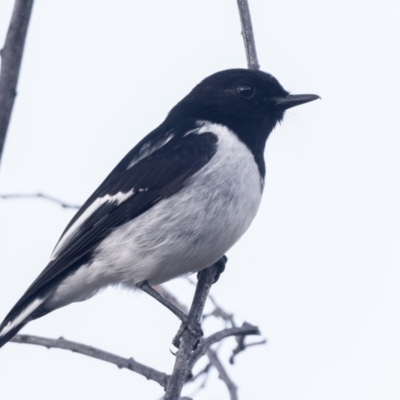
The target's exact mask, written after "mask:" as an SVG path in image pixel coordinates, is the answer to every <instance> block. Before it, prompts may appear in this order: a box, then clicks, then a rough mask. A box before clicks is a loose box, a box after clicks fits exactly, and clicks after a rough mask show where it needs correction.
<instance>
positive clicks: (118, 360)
mask: <svg viewBox="0 0 400 400" xmlns="http://www.w3.org/2000/svg"><path fill="white" fill-rule="evenodd" d="M10 342H14V343H25V344H35V345H38V346H44V347H47V348H48V349H51V348H56V349H63V350H70V351H72V352H74V353H79V354H83V355H85V356H88V357H92V358H96V359H98V360H102V361H106V362H108V363H111V364H115V365H116V366H117V367H118V368H126V369H129V370H130V371H133V372H136V373H137V374H139V375H142V376H144V377H145V378H146V379H150V380H153V381H155V382H157V383H158V384H160V385H161V386H162V387H163V388H166V387H167V385H168V381H169V376H168V375H167V374H164V373H163V372H160V371H157V370H155V369H153V368H150V367H148V366H147V365H144V364H141V363H138V362H137V361H135V360H134V359H133V358H123V357H120V356H117V355H115V354H112V353H108V352H106V351H103V350H100V349H97V348H95V347H92V346H87V345H85V344H81V343H77V342H72V341H70V340H66V339H64V338H62V337H60V338H59V339H48V338H43V337H39V336H32V335H16V336H14V337H13V338H12V339H11V340H10Z"/></svg>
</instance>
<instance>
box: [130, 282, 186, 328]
mask: <svg viewBox="0 0 400 400" xmlns="http://www.w3.org/2000/svg"><path fill="white" fill-rule="evenodd" d="M136 286H137V287H138V288H139V289H142V290H143V291H144V292H146V293H147V294H149V295H150V296H151V297H153V298H154V299H156V300H157V301H158V302H160V303H161V304H162V305H163V306H165V307H167V308H168V310H170V311H172V312H173V313H174V314H175V315H176V316H177V317H178V318H179V319H180V320H181V321H182V322H186V323H187V321H188V316H187V315H186V314H185V313H184V312H183V311H181V310H180V309H179V308H178V307H175V306H174V305H173V304H172V303H170V302H169V301H168V300H167V299H166V298H165V297H163V296H161V294H160V293H158V292H157V291H156V290H154V289H153V288H152V287H151V286H150V285H149V284H148V282H147V281H143V282H139V283H137V284H136Z"/></svg>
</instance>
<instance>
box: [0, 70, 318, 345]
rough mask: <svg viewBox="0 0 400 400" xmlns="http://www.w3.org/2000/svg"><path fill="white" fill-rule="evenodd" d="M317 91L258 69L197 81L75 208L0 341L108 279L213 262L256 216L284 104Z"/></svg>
mask: <svg viewBox="0 0 400 400" xmlns="http://www.w3.org/2000/svg"><path fill="white" fill-rule="evenodd" d="M318 98H319V96H317V95H314V94H302V95H293V94H290V93H289V92H288V91H286V90H285V89H284V88H283V86H282V85H281V84H280V83H279V82H278V80H277V79H276V78H274V77H273V76H272V75H271V74H269V73H266V72H263V71H261V70H251V69H240V68H238V69H228V70H224V71H220V72H217V73H214V74H212V75H210V76H208V77H206V78H205V79H204V80H202V81H201V82H200V83H199V84H198V85H196V86H195V87H194V88H193V89H192V91H191V92H190V93H189V94H188V95H187V96H186V97H184V98H183V99H182V100H181V101H180V102H179V103H177V104H176V105H175V106H174V107H173V108H172V109H171V111H170V112H169V113H168V114H167V117H166V118H165V120H164V121H163V122H162V123H161V124H160V125H159V126H158V127H157V128H156V129H154V130H153V131H152V132H150V133H149V134H148V135H147V136H145V137H144V138H143V139H142V140H141V141H140V142H139V143H138V144H137V145H136V146H135V147H134V148H133V149H132V150H130V151H129V152H128V154H127V155H126V156H125V157H124V158H123V159H122V160H121V161H120V162H119V164H117V166H116V167H115V168H114V170H112V172H111V173H110V174H109V175H108V176H107V177H106V179H105V180H104V181H103V182H102V183H101V185H100V186H99V187H98V188H97V189H96V190H95V191H94V193H93V194H92V195H91V196H90V197H89V198H88V200H87V201H86V202H85V203H84V204H83V206H82V207H81V208H80V209H79V210H78V211H77V213H76V214H75V216H74V217H73V218H72V220H71V221H70V222H69V224H68V225H67V227H66V228H65V230H64V232H63V233H62V235H61V237H60V239H59V241H58V242H57V244H56V246H55V248H54V250H53V252H52V255H51V257H50V260H49V263H48V264H47V266H46V267H45V269H44V270H43V271H42V272H41V273H40V275H39V276H38V277H37V278H36V280H35V281H34V282H33V283H32V284H31V286H29V288H28V289H27V291H26V292H25V293H24V294H23V295H22V297H21V298H20V299H19V301H18V302H17V303H16V304H15V306H14V307H13V308H12V309H11V311H10V312H9V313H8V314H7V316H6V317H5V319H4V321H3V322H2V324H1V325H0V347H2V346H3V345H4V344H5V343H7V342H8V341H9V340H10V339H11V338H12V337H13V336H14V335H16V333H17V332H18V331H19V330H20V329H21V328H22V327H23V326H25V325H26V324H27V323H28V322H30V321H32V320H34V319H37V318H40V317H42V316H44V315H46V314H48V313H49V312H52V311H54V310H56V309H58V308H60V307H64V306H66V305H68V304H70V303H73V302H79V301H83V300H86V299H88V298H90V297H92V296H93V295H94V294H96V293H97V292H99V291H100V290H101V289H103V288H105V287H107V286H110V285H114V286H115V285H122V286H124V287H128V288H133V289H137V288H138V287H141V286H140V284H142V283H145V284H147V285H148V286H149V287H150V288H151V287H152V286H154V285H159V284H161V283H164V282H167V281H169V280H171V279H174V278H177V277H180V276H185V275H189V274H192V273H196V272H199V271H201V270H203V269H205V268H207V267H209V266H211V265H213V264H214V263H216V262H217V261H218V260H220V259H221V257H223V256H224V254H225V253H226V252H227V251H228V250H229V249H230V248H231V247H232V246H233V245H234V244H235V243H236V242H237V241H238V240H239V238H240V237H241V236H242V235H243V234H244V233H245V231H246V230H247V229H248V228H249V226H250V224H251V222H252V221H253V219H254V217H255V216H256V213H257V210H258V208H259V205H260V202H261V197H262V193H263V189H264V178H265V172H266V168H265V160H264V149H265V145H266V141H267V139H268V137H269V135H270V133H271V132H272V131H273V129H274V127H275V126H276V125H277V124H278V123H280V122H281V121H282V120H283V117H284V114H285V111H286V110H287V109H289V108H291V107H294V106H297V105H300V104H304V103H307V102H311V101H313V100H316V99H318Z"/></svg>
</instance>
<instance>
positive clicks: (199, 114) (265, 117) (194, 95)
mask: <svg viewBox="0 0 400 400" xmlns="http://www.w3.org/2000/svg"><path fill="white" fill-rule="evenodd" d="M318 98H319V96H317V95H314V94H303V95H292V94H289V93H288V92H287V91H286V90H285V89H284V88H283V87H282V85H281V84H280V83H279V82H278V80H277V79H276V78H274V77H273V76H272V75H270V74H268V73H266V72H263V71H258V70H250V69H229V70H225V71H221V72H217V73H215V74H213V75H210V76H209V77H207V78H205V79H204V80H203V81H202V82H200V83H199V84H198V85H197V86H196V87H195V88H194V89H193V90H192V91H191V92H190V93H189V94H188V95H187V96H186V97H185V98H184V99H183V100H182V101H181V102H180V103H178V104H177V106H176V107H175V108H174V109H173V110H172V111H171V114H172V115H174V116H175V117H178V118H179V119H181V120H182V119H185V118H191V119H193V118H194V119H199V120H209V121H211V122H216V123H220V124H224V125H226V126H228V127H229V128H230V129H232V130H233V131H234V132H236V133H237V134H238V135H239V137H240V138H241V139H242V140H244V141H245V142H248V141H250V142H254V141H256V143H253V144H254V145H256V146H257V147H260V146H261V147H262V150H263V149H264V145H265V141H266V139H267V137H268V135H269V134H270V132H271V131H272V130H273V128H274V127H275V125H276V124H277V123H278V122H280V121H281V120H282V119H283V116H284V113H285V110H287V109H288V108H291V107H294V106H297V105H300V104H303V103H307V102H309V101H313V100H316V99H318ZM248 144H250V143H248Z"/></svg>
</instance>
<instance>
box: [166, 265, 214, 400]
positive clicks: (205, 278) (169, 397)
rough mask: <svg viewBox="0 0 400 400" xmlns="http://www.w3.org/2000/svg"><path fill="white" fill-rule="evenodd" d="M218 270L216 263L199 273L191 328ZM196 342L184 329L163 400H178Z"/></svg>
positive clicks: (191, 308) (196, 323)
mask: <svg viewBox="0 0 400 400" xmlns="http://www.w3.org/2000/svg"><path fill="white" fill-rule="evenodd" d="M218 270H219V265H218V263H216V264H214V265H213V266H211V267H209V268H207V269H205V270H202V271H201V272H200V273H199V280H198V282H197V287H196V292H195V295H194V298H193V302H192V306H191V307H190V311H189V318H188V319H189V324H191V325H192V326H194V325H200V321H201V316H202V314H203V309H204V305H205V303H206V300H207V296H208V292H209V291H210V288H211V286H212V284H213V283H214V281H215V278H216V277H217V275H218ZM196 342H197V338H196V337H195V336H194V335H193V333H192V332H190V330H189V329H186V330H185V331H184V332H183V335H182V340H181V343H180V347H179V351H178V354H177V357H176V361H175V365H174V371H173V373H172V375H171V379H170V381H169V383H168V387H167V390H166V392H165V397H164V400H176V399H178V398H179V395H180V393H181V390H182V387H183V385H184V383H185V382H186V380H187V378H188V376H189V372H190V371H191V368H190V367H189V361H190V356H191V354H192V351H193V348H194V346H195V344H196Z"/></svg>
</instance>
